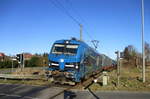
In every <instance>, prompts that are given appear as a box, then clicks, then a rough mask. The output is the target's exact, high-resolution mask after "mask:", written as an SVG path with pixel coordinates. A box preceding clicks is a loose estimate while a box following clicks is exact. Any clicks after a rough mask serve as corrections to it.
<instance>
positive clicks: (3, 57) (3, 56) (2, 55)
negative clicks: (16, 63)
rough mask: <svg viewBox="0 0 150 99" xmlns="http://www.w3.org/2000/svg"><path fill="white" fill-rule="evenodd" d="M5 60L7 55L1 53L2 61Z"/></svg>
mask: <svg viewBox="0 0 150 99" xmlns="http://www.w3.org/2000/svg"><path fill="white" fill-rule="evenodd" d="M4 59H5V54H4V53H1V52H0V61H4Z"/></svg>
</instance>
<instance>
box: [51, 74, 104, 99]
mask: <svg viewBox="0 0 150 99" xmlns="http://www.w3.org/2000/svg"><path fill="white" fill-rule="evenodd" d="M101 75H102V73H101V72H98V73H97V74H95V75H93V76H91V77H89V78H88V79H86V80H85V81H83V82H81V83H77V84H76V85H75V86H71V85H61V84H54V83H51V84H50V85H49V87H59V88H63V90H61V91H60V92H58V93H56V94H55V95H53V96H51V97H49V99H55V98H56V97H57V96H59V95H61V94H63V93H65V92H67V91H72V90H75V89H77V90H85V89H88V90H89V86H90V85H92V84H93V81H94V79H97V78H99V77H100V76H101ZM69 99H70V98H69Z"/></svg>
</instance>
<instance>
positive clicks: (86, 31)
mask: <svg viewBox="0 0 150 99" xmlns="http://www.w3.org/2000/svg"><path fill="white" fill-rule="evenodd" d="M65 1H66V2H67V3H68V4H69V5H70V8H71V9H72V11H73V12H74V13H75V14H76V15H77V16H78V18H79V19H80V20H81V21H82V23H85V24H86V25H88V24H87V22H86V21H85V20H84V19H83V17H82V16H81V15H80V14H79V13H78V11H77V10H76V9H75V8H74V7H73V4H72V2H71V1H70V0H65ZM84 30H85V33H86V34H87V35H88V37H89V38H90V39H91V40H93V36H92V35H90V33H89V32H88V30H87V28H85V26H84Z"/></svg>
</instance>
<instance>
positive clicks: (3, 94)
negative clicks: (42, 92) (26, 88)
mask: <svg viewBox="0 0 150 99" xmlns="http://www.w3.org/2000/svg"><path fill="white" fill-rule="evenodd" d="M0 96H9V97H18V98H19V97H23V98H29V99H39V98H34V97H30V96H20V95H13V94H5V93H0Z"/></svg>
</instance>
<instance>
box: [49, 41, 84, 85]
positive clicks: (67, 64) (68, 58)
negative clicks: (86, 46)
mask: <svg viewBox="0 0 150 99" xmlns="http://www.w3.org/2000/svg"><path fill="white" fill-rule="evenodd" d="M79 48H80V42H78V41H76V40H59V41H56V42H55V43H54V44H53V46H52V49H51V52H50V54H49V57H48V59H49V68H48V70H49V72H50V74H51V76H52V77H53V79H54V81H55V82H60V83H68V82H69V83H70V82H72V83H75V82H80V72H79V69H80V60H81V59H80V57H81V56H80V54H79V53H80V51H79Z"/></svg>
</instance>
